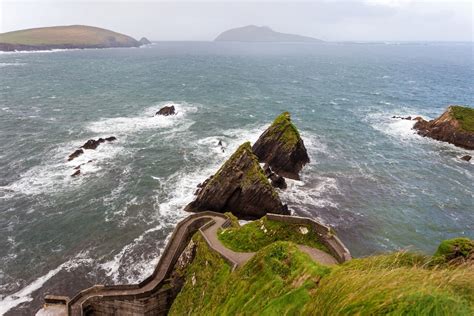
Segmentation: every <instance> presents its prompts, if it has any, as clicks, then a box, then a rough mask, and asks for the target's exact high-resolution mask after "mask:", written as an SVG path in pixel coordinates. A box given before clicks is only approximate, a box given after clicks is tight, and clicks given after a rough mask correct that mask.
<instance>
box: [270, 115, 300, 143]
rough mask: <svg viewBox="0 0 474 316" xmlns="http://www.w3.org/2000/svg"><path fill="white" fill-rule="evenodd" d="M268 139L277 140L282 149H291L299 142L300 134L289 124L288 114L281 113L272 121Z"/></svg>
mask: <svg viewBox="0 0 474 316" xmlns="http://www.w3.org/2000/svg"><path fill="white" fill-rule="evenodd" d="M268 136H269V137H271V138H273V139H275V140H278V142H280V143H281V144H282V146H283V147H284V148H287V149H292V148H294V147H295V146H296V144H297V143H298V142H299V141H300V139H301V137H300V133H299V132H298V129H297V128H296V126H295V125H294V124H293V123H292V122H291V117H290V113H289V112H283V113H282V114H280V115H279V116H277V118H276V119H275V120H274V121H273V123H272V125H271V126H270V128H269V134H268Z"/></svg>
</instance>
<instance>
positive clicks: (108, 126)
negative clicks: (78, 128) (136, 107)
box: [87, 102, 196, 135]
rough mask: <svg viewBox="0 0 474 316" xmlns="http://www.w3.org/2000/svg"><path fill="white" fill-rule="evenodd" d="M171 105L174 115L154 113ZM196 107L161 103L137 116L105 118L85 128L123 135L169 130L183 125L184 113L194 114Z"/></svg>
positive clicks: (96, 131) (95, 131)
mask: <svg viewBox="0 0 474 316" xmlns="http://www.w3.org/2000/svg"><path fill="white" fill-rule="evenodd" d="M171 105H173V106H174V107H175V108H176V115H171V116H162V115H156V116H155V113H156V112H157V111H158V110H159V109H160V108H161V107H163V106H171ZM195 111H196V107H195V106H192V105H190V104H181V103H175V102H163V103H160V104H157V105H155V106H152V107H149V108H147V109H146V110H145V111H143V112H142V113H141V114H140V115H138V116H132V117H114V118H106V119H102V120H100V121H97V122H92V123H90V124H89V125H88V126H87V128H88V129H89V130H90V131H92V132H94V133H108V134H114V135H124V134H129V133H134V132H138V131H141V130H147V129H158V128H169V127H171V126H173V125H176V124H180V123H183V117H184V116H185V115H186V113H190V112H195Z"/></svg>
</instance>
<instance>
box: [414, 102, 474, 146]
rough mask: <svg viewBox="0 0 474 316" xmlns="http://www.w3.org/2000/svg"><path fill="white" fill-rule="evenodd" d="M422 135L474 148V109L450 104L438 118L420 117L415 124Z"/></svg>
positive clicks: (415, 127)
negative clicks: (427, 119)
mask: <svg viewBox="0 0 474 316" xmlns="http://www.w3.org/2000/svg"><path fill="white" fill-rule="evenodd" d="M413 128H414V129H415V130H417V131H418V134H419V135H421V136H427V137H431V138H433V139H436V140H440V141H444V142H448V143H451V144H454V145H456V146H459V147H462V148H466V149H474V109H472V108H468V107H462V106H450V107H448V109H447V110H446V111H445V112H444V113H443V114H442V115H441V116H440V117H438V118H437V119H434V120H431V121H429V122H428V121H425V120H423V119H418V122H416V123H415V125H414V126H413Z"/></svg>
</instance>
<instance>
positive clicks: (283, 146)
mask: <svg viewBox="0 0 474 316" xmlns="http://www.w3.org/2000/svg"><path fill="white" fill-rule="evenodd" d="M252 149H253V152H254V153H255V155H256V156H257V157H258V159H259V161H260V162H264V163H267V164H268V165H269V166H270V167H271V168H272V171H273V172H275V173H277V174H278V175H280V176H283V177H286V178H290V179H294V180H299V179H300V176H299V172H300V171H301V169H302V168H303V166H304V165H305V164H307V163H309V157H308V153H307V151H306V147H305V146H304V142H303V139H302V138H301V136H300V134H299V132H298V129H297V128H296V126H295V125H294V124H293V123H292V122H291V117H290V113H288V112H284V113H282V114H280V115H279V116H278V117H277V118H276V119H275V121H274V122H273V124H272V125H271V126H270V127H269V128H268V129H267V130H266V131H265V132H263V134H262V135H261V136H260V138H259V139H258V140H257V142H256V143H255V144H254V145H253V147H252Z"/></svg>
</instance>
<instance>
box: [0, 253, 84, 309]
mask: <svg viewBox="0 0 474 316" xmlns="http://www.w3.org/2000/svg"><path fill="white" fill-rule="evenodd" d="M84 257H85V254H83V253H80V254H78V255H77V256H76V258H74V259H71V260H68V261H66V262H64V263H63V264H61V265H59V266H58V267H57V268H55V269H53V270H50V271H49V272H48V273H46V274H45V275H42V276H40V277H39V278H37V279H36V280H34V281H33V282H31V283H30V284H28V285H27V286H25V287H24V288H22V289H21V290H19V291H17V292H15V293H13V294H10V295H7V296H4V297H0V315H3V314H5V313H6V312H7V311H9V310H10V309H12V308H13V307H15V306H18V305H19V304H21V303H24V302H30V301H31V300H33V298H32V297H31V294H32V293H33V292H35V291H37V290H38V289H40V288H41V287H42V286H43V285H44V284H45V283H46V282H47V281H48V280H49V279H51V278H52V277H54V276H55V275H56V274H58V273H59V272H60V271H61V270H68V271H69V270H71V269H74V268H76V267H77V266H79V265H84V264H91V263H92V260H91V259H87V258H84Z"/></svg>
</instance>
